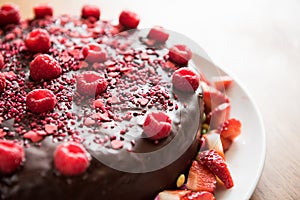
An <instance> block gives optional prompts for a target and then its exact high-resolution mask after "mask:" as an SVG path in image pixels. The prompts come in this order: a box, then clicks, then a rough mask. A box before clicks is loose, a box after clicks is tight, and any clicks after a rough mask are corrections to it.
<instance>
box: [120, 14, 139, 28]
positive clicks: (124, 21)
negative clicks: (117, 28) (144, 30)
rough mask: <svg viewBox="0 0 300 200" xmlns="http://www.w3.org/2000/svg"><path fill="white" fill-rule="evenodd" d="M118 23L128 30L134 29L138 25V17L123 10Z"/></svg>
mask: <svg viewBox="0 0 300 200" xmlns="http://www.w3.org/2000/svg"><path fill="white" fill-rule="evenodd" d="M119 23H120V24H121V25H122V26H125V27H126V28H128V29H134V28H136V27H137V26H138V25H139V23H140V17H139V16H138V15H137V14H136V13H135V12H132V11H129V10H124V11H122V12H121V14H120V17H119Z"/></svg>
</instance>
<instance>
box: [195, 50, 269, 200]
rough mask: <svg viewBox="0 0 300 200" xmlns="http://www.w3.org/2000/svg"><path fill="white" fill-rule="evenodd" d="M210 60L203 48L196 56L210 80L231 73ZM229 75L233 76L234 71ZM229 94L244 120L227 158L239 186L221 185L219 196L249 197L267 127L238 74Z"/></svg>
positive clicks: (259, 168)
mask: <svg viewBox="0 0 300 200" xmlns="http://www.w3.org/2000/svg"><path fill="white" fill-rule="evenodd" d="M198 52H199V51H198ZM200 53H201V52H200ZM204 57H205V58H204ZM209 60H210V59H209V58H208V56H207V55H206V54H203V52H202V53H201V56H198V55H194V56H193V61H194V64H195V65H196V66H197V69H199V70H201V71H202V72H203V73H204V74H205V76H206V77H207V78H208V79H209V80H211V77H213V76H218V75H220V74H221V75H225V74H228V73H226V72H225V71H224V70H222V69H220V68H219V67H217V66H216V65H214V64H213V63H212V62H211V61H209ZM228 75H229V76H230V74H228ZM233 78H234V77H233ZM226 94H227V95H228V96H229V97H230V100H231V117H234V118H237V119H239V120H240V121H241V122H242V133H241V135H240V136H239V137H238V138H237V139H236V141H235V142H234V143H233V145H232V146H231V148H230V149H229V150H228V152H227V153H226V160H227V163H228V165H229V168H230V171H231V174H232V177H233V180H234V184H235V186H234V187H233V188H232V189H230V190H226V189H224V187H222V186H218V187H217V191H216V199H218V200H225V199H226V200H228V199H230V200H231V199H238V200H243V199H245V200H246V199H249V198H250V197H251V195H252V193H253V191H254V190H255V188H256V185H257V183H258V181H259V178H260V176H261V173H262V169H263V166H264V160H265V154H266V142H265V130H264V126H263V121H262V117H261V114H260V112H259V110H258V108H257V106H256V104H255V103H254V101H253V100H252V98H251V97H250V95H249V94H248V92H247V91H245V89H243V87H242V86H241V84H240V83H239V81H237V79H236V78H234V83H233V85H232V86H231V87H230V88H229V89H228V90H227V91H226Z"/></svg>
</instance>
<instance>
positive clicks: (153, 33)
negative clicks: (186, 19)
mask: <svg viewBox="0 0 300 200" xmlns="http://www.w3.org/2000/svg"><path fill="white" fill-rule="evenodd" d="M147 37H148V38H149V39H151V40H156V41H157V42H161V43H164V42H166V41H167V40H168V38H169V33H167V32H166V31H165V29H164V28H163V27H161V26H154V27H153V28H151V29H150V31H149V33H148V36H147Z"/></svg>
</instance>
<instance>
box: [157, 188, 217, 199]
mask: <svg viewBox="0 0 300 200" xmlns="http://www.w3.org/2000/svg"><path fill="white" fill-rule="evenodd" d="M157 199H159V200H215V197H214V195H213V194H212V193H210V192H205V191H204V192H192V191H190V190H165V191H162V192H160V193H159V194H158V198H157Z"/></svg>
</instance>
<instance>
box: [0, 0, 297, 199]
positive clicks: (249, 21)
mask: <svg viewBox="0 0 300 200" xmlns="http://www.w3.org/2000/svg"><path fill="white" fill-rule="evenodd" d="M10 1H11V2H15V3H17V4H18V5H19V6H20V7H21V10H22V15H23V17H30V16H32V6H33V5H35V4H36V3H37V2H40V1H39V0H32V1H24V0H10ZM51 2H52V3H51V4H52V5H53V6H54V7H55V14H58V13H65V12H68V13H72V14H79V13H80V8H81V6H82V5H83V4H85V3H92V4H97V5H99V6H100V7H101V8H102V11H103V12H102V16H103V18H106V19H111V18H116V17H117V16H118V14H119V12H120V10H122V9H124V8H130V9H132V10H136V11H137V12H138V13H140V15H141V18H142V20H143V22H144V23H145V24H160V25H163V26H164V27H166V28H168V29H171V30H174V31H178V32H180V33H183V34H185V35H187V36H189V37H191V38H192V39H194V40H195V41H196V42H197V43H198V44H200V45H201V46H202V47H203V48H204V49H205V50H206V51H207V52H208V54H209V56H210V57H211V58H212V59H213V60H214V62H215V63H216V64H217V65H220V66H222V67H224V68H226V69H228V71H230V72H231V73H232V74H234V75H235V76H236V77H238V78H239V79H240V80H242V82H243V84H244V85H245V86H246V87H247V89H248V90H249V91H250V93H251V94H252V95H253V97H254V99H255V101H256V103H257V104H258V106H259V108H260V110H261V112H262V115H263V118H264V122H265V128H266V133H267V157H266V162H265V167H264V171H263V174H262V177H261V179H260V182H259V184H258V186H257V189H256V190H255V192H254V194H253V197H252V198H251V199H252V200H261V199H263V200H274V199H285V200H296V199H300V132H299V130H300V123H299V120H300V114H299V113H300V105H299V104H300V103H299V102H300V89H299V87H300V77H299V75H300V12H299V9H300V2H299V1H297V0H286V1H277V0H263V1H256V0H255V1H250V0H247V1H238V0H227V1H214V0H213V1H199V0H194V1H182V0H173V1H159V0H152V1H138V0H133V1H117V0H110V1H83V0H81V1H79V0H77V1H71V0H64V1H60V0H54V1H51ZM3 3H4V1H3V0H1V2H0V4H3ZM157 13H159V14H157ZM249 148H255V147H249Z"/></svg>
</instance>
